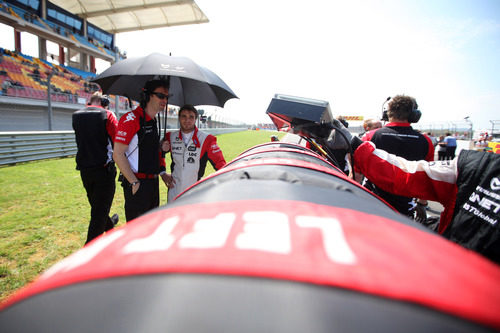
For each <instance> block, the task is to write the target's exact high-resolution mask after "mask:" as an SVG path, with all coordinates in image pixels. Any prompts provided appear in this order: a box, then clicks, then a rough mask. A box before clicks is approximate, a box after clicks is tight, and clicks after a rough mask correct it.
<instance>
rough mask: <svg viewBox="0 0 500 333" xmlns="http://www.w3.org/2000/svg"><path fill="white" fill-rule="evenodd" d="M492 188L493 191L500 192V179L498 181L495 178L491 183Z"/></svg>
mask: <svg viewBox="0 0 500 333" xmlns="http://www.w3.org/2000/svg"><path fill="white" fill-rule="evenodd" d="M490 187H491V189H492V190H493V191H498V190H500V179H498V178H497V177H493V179H492V180H491V182H490Z"/></svg>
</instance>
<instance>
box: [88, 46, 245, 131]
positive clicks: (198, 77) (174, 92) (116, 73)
mask: <svg viewBox="0 0 500 333" xmlns="http://www.w3.org/2000/svg"><path fill="white" fill-rule="evenodd" d="M156 78H165V79H167V78H168V80H169V81H170V89H169V93H170V94H171V96H170V97H169V99H168V103H169V104H170V105H177V106H182V105H184V104H192V105H214V106H219V107H223V106H224V103H225V102H226V101H227V100H229V99H231V98H238V97H237V96H236V94H235V93H234V92H233V91H232V90H231V88H229V86H228V85H227V84H226V83H225V82H224V81H223V80H222V79H221V78H220V77H219V76H217V74H215V73H214V72H212V71H211V70H209V69H207V68H205V67H202V66H199V65H198V64H196V63H195V62H194V61H192V60H191V59H189V58H186V57H172V56H167V55H164V54H160V53H152V54H150V55H148V56H145V57H139V58H129V59H125V60H122V61H119V62H117V63H115V64H113V65H112V66H111V67H109V68H108V69H107V70H105V71H104V72H102V73H101V74H100V75H98V76H97V77H96V78H94V79H93V80H92V81H93V82H96V83H97V84H99V86H100V87H101V89H102V91H103V93H105V94H114V95H121V96H126V97H128V98H130V99H133V100H140V93H141V90H142V88H143V87H144V84H145V83H146V82H147V81H149V80H152V79H156ZM165 119H166V116H165ZM165 128H166V124H165Z"/></svg>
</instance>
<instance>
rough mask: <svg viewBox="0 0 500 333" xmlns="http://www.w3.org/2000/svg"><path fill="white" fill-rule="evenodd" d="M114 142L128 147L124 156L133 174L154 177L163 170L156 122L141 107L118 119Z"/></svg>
mask: <svg viewBox="0 0 500 333" xmlns="http://www.w3.org/2000/svg"><path fill="white" fill-rule="evenodd" d="M141 118H142V127H141ZM115 142H118V143H122V144H125V145H128V148H127V151H126V152H125V156H127V159H128V161H129V164H130V167H131V169H132V171H133V172H134V173H144V174H153V175H154V174H158V173H159V172H160V171H162V170H165V159H164V158H162V157H161V151H160V143H159V142H160V138H159V134H158V128H157V123H156V120H155V119H154V118H151V117H149V115H148V114H146V113H145V112H144V110H143V109H142V108H141V107H138V108H137V109H135V110H133V111H130V112H128V113H126V114H125V115H123V116H122V117H121V118H120V121H119V122H118V129H117V132H116V136H115Z"/></svg>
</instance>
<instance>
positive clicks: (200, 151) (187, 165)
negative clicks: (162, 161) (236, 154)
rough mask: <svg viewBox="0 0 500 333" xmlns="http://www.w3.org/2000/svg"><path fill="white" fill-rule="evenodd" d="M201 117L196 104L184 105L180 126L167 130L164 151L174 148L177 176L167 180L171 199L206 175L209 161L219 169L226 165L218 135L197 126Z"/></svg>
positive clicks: (172, 166) (174, 165) (169, 200)
mask: <svg viewBox="0 0 500 333" xmlns="http://www.w3.org/2000/svg"><path fill="white" fill-rule="evenodd" d="M197 118H198V111H197V110H196V108H195V107H194V106H192V105H190V104H185V105H184V106H182V107H181V108H180V110H179V125H180V130H178V131H175V132H169V133H167V135H166V138H165V141H164V142H163V144H162V149H163V151H166V152H168V151H170V153H171V156H172V164H171V167H170V169H171V171H172V178H173V179H171V180H170V179H169V180H167V186H168V202H172V201H173V200H174V199H175V197H176V196H177V195H178V194H180V193H181V192H182V191H184V190H185V189H186V188H188V187H189V186H191V185H193V184H194V183H196V182H197V181H198V180H199V179H200V178H201V177H203V175H204V174H205V167H206V166H207V161H210V163H211V164H212V166H213V167H214V169H215V170H219V169H220V168H222V167H223V166H224V165H226V160H225V159H224V155H223V154H222V150H221V149H220V148H219V146H218V145H217V139H216V138H215V136H213V135H211V134H207V133H205V132H202V131H200V130H198V128H197V127H196V126H195V123H196V119H197Z"/></svg>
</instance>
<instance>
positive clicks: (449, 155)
mask: <svg viewBox="0 0 500 333" xmlns="http://www.w3.org/2000/svg"><path fill="white" fill-rule="evenodd" d="M456 150H457V146H454V147H446V159H447V160H452V159H454V158H455V151H456Z"/></svg>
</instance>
